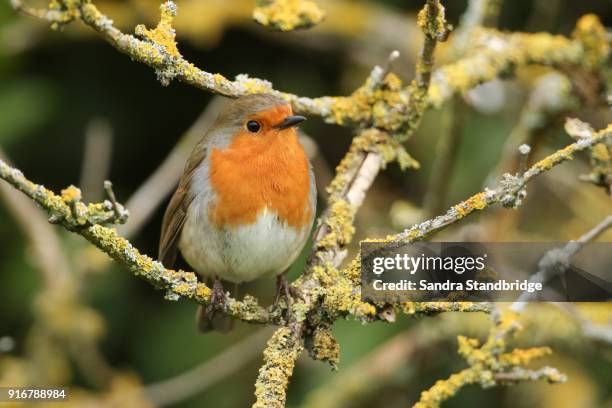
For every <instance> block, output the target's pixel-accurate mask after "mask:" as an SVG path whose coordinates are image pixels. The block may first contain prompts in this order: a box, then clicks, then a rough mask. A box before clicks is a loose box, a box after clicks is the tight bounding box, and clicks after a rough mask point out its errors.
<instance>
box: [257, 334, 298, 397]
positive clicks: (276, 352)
mask: <svg viewBox="0 0 612 408" xmlns="http://www.w3.org/2000/svg"><path fill="white" fill-rule="evenodd" d="M302 348H303V345H302V342H301V341H300V340H298V339H296V338H295V337H294V336H293V333H292V332H291V330H290V329H289V328H287V327H281V328H279V329H278V330H277V331H276V332H275V333H274V335H273V336H272V338H270V340H269V341H268V344H267V346H266V349H265V350H264V364H263V366H262V367H261V368H260V369H259V375H258V377H257V381H256V383H255V397H256V401H255V404H253V408H284V407H285V399H286V393H287V385H288V384H289V378H290V377H291V374H292V373H293V367H294V366H295V360H296V359H297V358H298V356H299V355H300V353H301V352H302Z"/></svg>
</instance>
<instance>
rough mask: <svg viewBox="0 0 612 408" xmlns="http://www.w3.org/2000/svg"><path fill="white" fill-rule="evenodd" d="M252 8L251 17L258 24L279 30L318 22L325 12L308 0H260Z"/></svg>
mask: <svg viewBox="0 0 612 408" xmlns="http://www.w3.org/2000/svg"><path fill="white" fill-rule="evenodd" d="M260 1H261V4H260V5H259V6H258V7H256V8H255V9H254V10H253V19H254V20H255V21H256V22H258V23H259V24H261V25H263V26H267V27H271V28H274V29H277V30H280V31H292V30H295V29H298V28H308V27H312V26H313V25H316V24H319V23H320V22H321V21H323V18H325V12H324V11H323V10H321V9H320V8H319V6H318V5H317V4H316V3H315V2H313V1H310V0H260Z"/></svg>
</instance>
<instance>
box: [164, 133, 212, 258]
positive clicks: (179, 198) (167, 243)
mask: <svg viewBox="0 0 612 408" xmlns="http://www.w3.org/2000/svg"><path fill="white" fill-rule="evenodd" d="M205 140H206V136H205V137H204V138H203V139H202V140H200V142H199V143H198V144H197V145H196V146H195V148H194V149H193V152H191V156H190V157H189V159H188V160H187V163H186V164H185V169H184V170H183V174H182V175H181V178H180V180H179V185H178V187H177V189H176V191H175V192H174V194H173V195H172V198H171V199H170V204H168V208H166V212H165V213H164V219H163V221H162V230H161V238H160V240H159V252H158V259H159V260H160V261H161V263H162V264H164V265H165V266H166V267H172V266H173V265H174V262H175V261H176V251H177V244H178V240H179V237H180V236H181V229H182V228H183V224H184V223H185V218H186V216H187V210H188V209H189V205H190V204H191V202H192V201H193V194H192V192H191V179H192V178H193V173H194V172H195V170H196V169H197V168H198V166H199V165H200V163H202V161H203V160H204V158H205V157H206V152H207V150H206V146H205V143H204V141H205Z"/></svg>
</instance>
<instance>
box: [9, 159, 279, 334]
mask: <svg viewBox="0 0 612 408" xmlns="http://www.w3.org/2000/svg"><path fill="white" fill-rule="evenodd" d="M0 178H2V179H4V180H6V181H7V182H8V183H10V184H11V185H13V187H15V188H17V189H18V190H20V191H21V192H23V193H24V194H25V195H27V196H28V197H30V198H31V199H32V200H34V201H35V202H36V203H37V204H38V205H39V206H40V207H42V208H43V209H44V210H45V211H46V212H47V213H48V214H49V221H50V222H52V223H55V224H59V225H61V226H63V227H64V228H66V229H68V230H69V231H72V232H75V233H77V234H79V235H81V236H83V237H84V238H85V239H87V240H88V241H89V242H91V243H92V244H94V245H95V246H96V247H98V248H100V249H101V250H102V251H104V252H105V253H106V254H108V255H109V256H110V257H111V258H113V259H114V260H116V261H117V262H119V263H120V264H122V265H123V266H125V267H126V268H127V269H128V270H130V272H132V273H134V275H136V276H138V277H140V278H142V279H144V280H146V281H147V282H149V283H151V284H153V285H154V286H155V287H157V288H159V289H164V290H166V297H167V298H168V299H171V300H177V299H179V298H180V297H184V298H188V299H192V300H194V301H196V302H198V303H201V304H206V303H207V302H208V301H209V299H210V294H211V291H210V289H209V288H208V287H207V286H206V285H205V284H204V283H202V282H198V279H197V277H196V275H195V273H193V272H185V271H175V270H171V269H167V268H165V267H164V266H163V265H162V264H161V263H160V262H157V261H154V260H153V259H151V258H150V257H148V256H146V255H144V254H141V253H140V252H139V251H138V250H137V249H136V248H134V247H133V246H132V244H130V242H129V241H127V240H126V239H125V238H123V237H121V236H120V235H119V234H117V232H116V231H115V229H112V228H108V227H105V226H103V225H101V224H113V223H123V222H125V220H126V219H127V212H126V210H124V209H123V207H122V206H121V205H120V204H119V203H117V202H116V201H114V202H112V201H113V200H106V201H104V202H103V203H96V204H88V205H86V204H84V203H83V202H81V200H80V197H81V192H80V190H79V189H78V188H76V187H74V186H70V187H68V188H66V189H64V190H62V194H61V196H58V195H56V194H55V193H53V192H52V191H50V190H48V189H46V188H44V187H43V186H41V185H38V184H34V183H32V182H31V181H29V180H28V179H26V178H25V177H24V175H23V173H21V172H20V171H19V170H17V169H15V168H12V167H10V166H9V165H7V164H6V163H5V162H3V161H2V160H0ZM225 312H226V313H227V314H229V315H232V316H235V317H237V318H239V319H241V320H244V321H248V322H252V323H268V322H269V314H268V312H267V310H265V309H264V308H262V307H260V306H259V305H257V302H256V301H255V300H254V299H253V298H251V297H245V299H244V300H243V301H237V300H235V299H232V298H230V299H228V302H226V305H225Z"/></svg>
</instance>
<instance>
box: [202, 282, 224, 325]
mask: <svg viewBox="0 0 612 408" xmlns="http://www.w3.org/2000/svg"><path fill="white" fill-rule="evenodd" d="M224 306H225V291H224V290H223V284H222V283H221V280H219V278H217V277H215V278H214V280H213V286H212V294H211V295H210V302H209V303H208V305H207V306H206V315H207V316H208V317H209V318H210V319H212V317H213V316H214V314H215V312H216V311H217V310H223V307H224Z"/></svg>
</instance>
